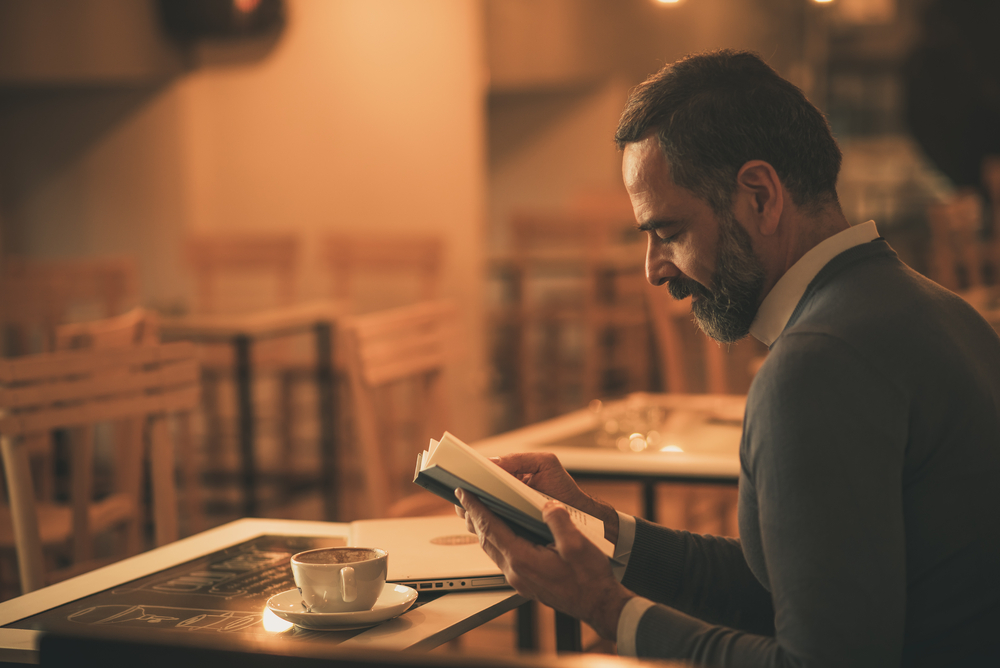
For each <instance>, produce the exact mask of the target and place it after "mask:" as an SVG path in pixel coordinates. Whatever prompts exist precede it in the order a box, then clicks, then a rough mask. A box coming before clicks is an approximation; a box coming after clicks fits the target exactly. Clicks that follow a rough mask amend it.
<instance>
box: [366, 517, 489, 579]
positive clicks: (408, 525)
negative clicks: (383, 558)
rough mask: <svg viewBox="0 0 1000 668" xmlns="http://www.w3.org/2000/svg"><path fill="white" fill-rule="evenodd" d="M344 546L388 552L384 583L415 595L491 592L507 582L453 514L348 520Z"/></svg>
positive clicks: (476, 539)
mask: <svg viewBox="0 0 1000 668" xmlns="http://www.w3.org/2000/svg"><path fill="white" fill-rule="evenodd" d="M349 540H350V544H351V545H354V546H357V547H380V548H382V549H384V550H385V551H387V552H388V553H389V573H388V575H387V577H386V581H388V582H395V583H399V584H404V585H406V586H408V587H413V588H414V589H416V590H417V591H418V592H425V591H438V592H445V591H458V590H473V589H496V588H498V587H506V586H507V580H506V578H504V576H503V573H502V572H501V571H500V568H499V567H498V566H497V565H496V564H495V563H493V560H492V559H490V558H489V557H488V556H486V553H485V552H483V549H482V547H480V546H479V539H478V538H477V537H476V534H474V533H469V532H468V531H467V530H466V528H465V520H463V519H461V518H460V517H458V516H457V515H454V514H452V515H441V516H435V517H401V518H394V519H380V520H356V521H354V522H351V532H350V539H349Z"/></svg>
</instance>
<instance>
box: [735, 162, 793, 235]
mask: <svg viewBox="0 0 1000 668" xmlns="http://www.w3.org/2000/svg"><path fill="white" fill-rule="evenodd" d="M736 186H737V190H738V191H739V192H740V194H741V195H742V199H743V200H744V201H745V202H746V203H747V205H748V206H747V208H748V209H749V214H750V216H751V219H750V220H747V221H746V223H749V224H753V225H754V226H755V227H756V228H757V230H758V231H759V232H760V233H761V234H763V235H771V234H774V233H775V232H776V231H777V230H778V222H779V221H780V220H781V213H782V211H783V210H784V206H785V198H784V195H785V193H784V189H783V188H782V187H781V181H780V180H779V179H778V173H777V172H775V171H774V167H772V166H771V165H770V164H769V163H766V162H764V161H763V160H751V161H749V162H747V163H746V164H744V165H743V166H742V167H740V171H739V172H738V173H737V174H736ZM747 208H745V209H744V211H747Z"/></svg>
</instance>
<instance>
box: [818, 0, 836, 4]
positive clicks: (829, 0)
mask: <svg viewBox="0 0 1000 668" xmlns="http://www.w3.org/2000/svg"><path fill="white" fill-rule="evenodd" d="M813 2H817V3H819V4H821V5H825V4H826V3H828V2H833V0H813Z"/></svg>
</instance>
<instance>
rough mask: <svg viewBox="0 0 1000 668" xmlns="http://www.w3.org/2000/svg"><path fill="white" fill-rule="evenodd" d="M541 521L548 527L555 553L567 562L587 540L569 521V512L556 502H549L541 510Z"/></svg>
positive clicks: (570, 520)
mask: <svg viewBox="0 0 1000 668" xmlns="http://www.w3.org/2000/svg"><path fill="white" fill-rule="evenodd" d="M542 519H543V520H545V524H547V525H548V527H549V530H550V531H551V532H552V536H553V537H554V538H555V541H556V552H558V553H559V556H561V557H562V558H563V559H566V560H567V561H569V560H571V559H572V558H573V555H574V554H576V553H577V552H579V551H580V550H581V549H583V547H584V543H585V542H586V541H587V538H586V537H585V536H584V535H583V534H582V533H580V531H579V530H578V529H577V528H576V526H574V524H573V520H572V519H570V516H569V511H567V510H566V508H565V506H563V505H562V504H561V503H559V502H558V501H549V502H548V503H547V504H545V507H544V508H542Z"/></svg>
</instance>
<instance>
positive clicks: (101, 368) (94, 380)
mask: <svg viewBox="0 0 1000 668" xmlns="http://www.w3.org/2000/svg"><path fill="white" fill-rule="evenodd" d="M197 383H198V363H197V360H196V358H195V349H194V346H193V345H192V344H190V343H183V342H182V343H171V344H165V345H155V344H153V345H144V346H134V347H127V348H111V349H103V350H102V349H88V350H72V351H60V352H54V353H41V354H38V355H28V356H23V357H19V358H15V359H11V360H4V361H2V362H0V450H2V456H3V464H4V470H5V474H6V483H7V492H8V496H9V498H10V515H9V516H10V517H11V518H12V521H11V524H10V525H9V526H4V527H3V529H2V531H0V533H2V535H3V540H4V541H6V542H7V543H8V544H9V543H10V542H14V543H15V544H16V549H17V558H18V568H19V572H20V577H21V586H22V588H23V590H24V591H25V592H28V591H32V590H34V589H38V588H39V587H42V586H44V585H45V584H46V583H47V581H49V580H51V579H55V577H57V574H54V573H47V572H46V570H47V569H46V567H45V563H46V562H45V560H44V555H43V546H46V547H47V546H53V545H59V544H63V543H65V542H67V541H71V544H72V562H73V564H72V567H71V568H70V570H69V573H70V574H75V573H78V572H82V571H83V570H86V569H87V568H88V567H89V566H91V565H92V564H91V560H92V559H94V558H95V552H94V536H95V534H96V533H98V532H101V531H103V530H105V529H108V528H110V527H114V526H122V527H124V532H125V552H126V553H134V552H137V551H139V550H141V549H142V545H143V537H142V533H141V532H142V530H143V524H144V522H143V520H144V515H143V512H142V510H141V509H142V507H143V505H142V499H143V494H142V488H141V481H142V480H143V475H142V470H143V459H144V450H145V449H146V446H145V441H146V440H147V438H148V441H149V444H148V450H147V451H146V455H147V456H148V459H149V462H150V477H151V481H152V513H153V519H154V524H155V542H156V544H157V545H163V544H165V543H168V542H171V541H173V540H176V538H177V533H178V529H177V523H178V517H177V498H176V485H175V481H174V471H175V469H174V459H175V456H174V447H175V445H174V441H175V438H183V437H185V436H186V435H187V434H188V430H187V429H186V428H183V424H184V422H185V421H186V419H187V416H188V415H189V414H190V412H191V411H193V410H194V409H195V408H196V406H197V404H198V384H197ZM168 418H176V419H177V420H178V421H179V425H181V426H180V428H178V429H177V430H175V434H174V435H173V436H172V435H171V429H170V426H171V425H170V424H169V423H168V422H169V421H168ZM130 419H134V421H133V422H132V425H133V428H132V429H131V430H130V433H129V434H128V438H127V439H124V442H122V443H120V444H119V445H121V446H123V448H125V449H126V451H127V452H128V453H130V456H129V457H127V458H125V459H126V461H127V465H126V466H124V467H122V468H123V470H120V471H116V472H115V475H114V484H111V485H109V486H108V489H107V490H104V491H106V495H104V496H102V497H96V498H97V500H96V501H95V491H97V490H95V487H97V486H98V482H99V481H98V480H97V479H96V478H95V472H94V462H93V451H94V429H95V426H96V425H98V424H102V423H106V422H112V421H117V420H130ZM55 429H67V430H68V431H67V433H68V434H69V437H70V438H69V446H70V460H71V461H70V464H71V473H70V476H71V484H70V504H69V505H61V504H58V503H56V502H55V501H53V500H52V499H39V498H38V497H37V495H36V492H35V489H34V485H33V477H32V474H31V467H30V462H29V453H28V451H27V448H26V447H25V443H26V441H27V440H29V439H30V437H32V436H40V437H41V438H46V439H50V438H52V431H53V430H55Z"/></svg>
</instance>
